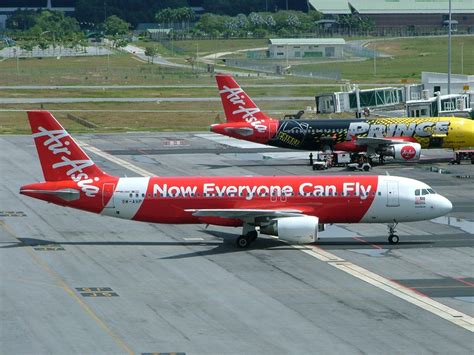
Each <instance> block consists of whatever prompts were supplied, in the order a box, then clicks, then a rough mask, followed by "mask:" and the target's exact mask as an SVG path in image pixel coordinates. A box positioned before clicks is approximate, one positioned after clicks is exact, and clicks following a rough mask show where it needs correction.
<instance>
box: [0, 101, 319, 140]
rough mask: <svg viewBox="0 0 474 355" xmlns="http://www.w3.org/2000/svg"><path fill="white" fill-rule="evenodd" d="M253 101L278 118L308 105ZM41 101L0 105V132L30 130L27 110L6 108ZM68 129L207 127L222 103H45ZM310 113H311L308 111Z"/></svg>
mask: <svg viewBox="0 0 474 355" xmlns="http://www.w3.org/2000/svg"><path fill="white" fill-rule="evenodd" d="M256 103H257V104H258V105H259V107H260V108H261V109H262V110H263V111H264V112H267V113H269V114H270V115H271V116H272V117H276V118H280V117H283V116H284V115H285V114H287V113H296V112H297V111H299V110H301V109H305V108H306V107H307V106H314V100H308V101H283V100H280V101H260V102H259V101H258V100H256ZM39 108H40V105H33V104H15V105H0V134H13V133H14V134H17V133H21V134H30V133H31V132H30V128H29V125H28V120H27V118H26V112H23V111H6V110H24V111H26V110H35V109H39ZM43 108H44V109H46V110H53V111H54V112H53V114H54V115H55V116H56V117H57V118H58V119H59V120H60V121H61V123H63V124H64V126H65V128H66V129H68V130H70V131H71V132H93V133H103V132H127V131H206V130H208V129H209V125H211V124H213V123H215V117H216V115H217V114H220V117H222V118H223V117H224V114H223V111H222V105H221V103H220V102H219V101H214V102H192V103H183V102H162V103H155V102H145V103H77V104H44V105H43ZM68 113H72V114H74V115H77V116H79V117H81V118H85V119H87V120H89V121H91V122H93V123H95V124H96V125H97V126H98V128H96V129H90V128H86V127H84V126H82V125H80V124H78V123H76V122H74V121H71V120H68V119H67V114H68ZM307 116H308V117H311V116H310V115H307Z"/></svg>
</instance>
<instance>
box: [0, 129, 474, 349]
mask: <svg viewBox="0 0 474 355" xmlns="http://www.w3.org/2000/svg"><path fill="white" fill-rule="evenodd" d="M76 138H79V139H80V140H81V141H82V142H84V143H87V144H89V145H91V146H92V147H94V148H97V149H100V152H109V155H107V154H105V155H104V154H102V153H101V155H100V156H99V155H97V154H95V153H92V152H89V153H90V156H91V158H92V159H93V160H94V161H95V162H96V163H97V164H99V165H100V166H101V167H102V168H103V169H104V170H105V171H107V172H108V173H111V174H116V175H120V176H125V175H126V176H136V175H137V171H141V170H136V169H134V168H133V167H137V168H140V169H143V170H146V171H149V172H151V173H153V174H156V175H162V176H172V175H292V174H298V175H303V174H305V175H314V174H316V172H313V171H312V170H310V168H309V166H307V165H306V163H307V162H306V160H305V159H303V158H304V155H301V153H298V154H300V155H298V154H297V153H294V152H281V151H275V152H271V151H270V152H269V150H270V149H267V150H265V151H263V152H260V153H259V152H258V151H256V150H255V149H257V146H255V145H252V144H241V142H235V141H229V140H228V139H225V138H219V139H214V138H213V137H212V136H211V135H210V134H202V133H199V134H195V133H182V134H177V133H131V134H110V135H79V136H77V137H76ZM226 147H227V148H228V147H232V149H233V150H232V152H231V153H226V152H225V148H226ZM238 147H240V151H238V150H236V148H238ZM184 148H186V149H189V148H192V149H195V150H197V151H199V154H198V153H195V154H177V153H176V152H177V151H179V150H181V149H184ZM229 149H230V148H229ZM248 149H252V150H251V151H248V152H247V150H248ZM138 150H141V151H145V152H146V151H149V152H151V153H155V154H127V152H133V151H138ZM110 152H115V153H117V152H120V154H110ZM168 153H173V154H168ZM184 153H185V152H184ZM431 154H434V155H435V156H438V155H442V154H441V153H439V152H435V153H433V152H429V153H428V156H429V155H431ZM104 157H107V158H104ZM110 157H112V158H110ZM115 159H120V160H115ZM123 162H126V163H130V164H132V167H129V168H125V167H124V164H123ZM433 166H440V167H443V168H445V169H447V170H449V171H450V174H440V173H435V172H431V171H429V170H428V168H429V167H430V165H427V164H416V165H410V166H403V165H399V164H389V165H385V166H383V167H377V168H375V169H374V171H373V172H372V173H373V174H385V173H389V174H391V175H399V176H407V177H412V178H416V179H420V180H423V181H425V182H426V183H428V184H430V185H431V186H432V187H433V188H434V189H436V190H437V191H438V192H439V193H441V194H443V195H444V196H446V197H448V198H449V199H450V200H451V201H452V202H453V205H454V210H453V212H451V213H450V214H449V216H448V217H449V218H442V219H438V220H436V221H423V222H414V223H404V224H400V225H399V226H398V234H399V236H400V238H401V241H400V244H398V245H389V244H388V243H387V240H386V238H387V237H386V232H387V231H386V226H384V225H377V224H375V225H337V226H336V225H335V226H331V227H330V228H329V229H328V230H327V231H325V232H324V233H323V234H322V237H323V239H321V241H320V242H319V243H317V244H316V246H317V248H316V246H314V249H311V252H309V253H308V250H309V249H307V250H301V249H297V248H294V247H292V246H290V245H287V244H285V243H282V242H279V241H277V240H274V239H272V238H269V237H265V236H263V237H260V238H259V239H257V241H256V242H255V244H253V246H252V248H251V249H249V250H239V249H237V248H236V247H235V246H234V240H235V238H236V237H237V236H238V234H239V232H240V231H239V229H234V228H221V227H213V226H210V227H208V228H207V229H206V228H205V226H199V225H152V224H146V223H138V222H131V221H124V220H118V219H113V218H108V217H101V216H98V215H93V214H89V213H86V212H82V211H77V210H72V209H67V208H61V207H59V206H55V205H50V204H47V203H44V202H42V201H38V200H34V199H31V198H28V197H25V196H21V195H19V194H18V190H19V187H20V186H21V185H22V184H26V183H32V182H35V181H40V180H42V173H41V169H40V165H39V162H38V160H37V157H36V151H35V148H34V146H33V142H32V139H31V137H29V136H0V169H1V174H2V179H1V180H0V194H1V196H0V267H1V269H2V272H1V276H0V285H1V288H0V305H1V312H0V353H4V354H65V353H68V354H72V353H77V354H85V353H87V354H95V353H97V354H112V353H113V354H116V353H138V354H139V353H152V352H158V353H159V352H161V353H163V352H183V353H186V354H209V353H216V354H217V353H218V354H241V353H258V354H288V353H374V354H375V353H377V354H380V353H459V354H472V353H473V352H474V343H473V341H472V331H469V330H467V329H466V328H464V327H461V326H459V325H458V324H456V323H455V322H453V321H449V320H447V319H444V318H443V317H441V316H439V315H437V314H435V313H433V312H430V311H427V310H426V309H423V308H421V307H420V306H418V305H416V304H414V303H413V302H410V301H409V300H408V299H404V298H402V297H400V296H399V295H398V296H397V294H396V293H394V292H391V291H390V290H387V289H384V288H381V287H380V286H377V284H376V283H374V282H372V283H370V282H368V281H367V280H364V279H363V278H360V277H355V276H353V275H352V274H350V273H348V272H346V271H344V270H343V269H342V268H343V266H342V265H343V264H344V265H349V264H348V263H350V265H355V266H357V267H359V268H363V270H366V271H367V272H371V273H373V274H375V275H378V276H379V277H381V278H383V279H384V280H393V282H397V283H399V284H400V285H402V286H400V287H401V288H402V289H407V290H415V291H416V292H418V293H419V294H420V295H422V296H420V297H422V299H423V300H425V301H426V302H429V301H435V302H438V304H441V305H442V306H446V307H449V309H450V310H452V312H454V316H455V317H457V316H458V314H457V313H456V312H461V313H462V314H463V315H466V316H471V317H472V316H474V303H473V302H474V299H473V297H472V289H473V286H474V283H473V270H474V261H473V260H474V258H473V257H474V248H473V247H474V235H473V223H474V215H473V211H474V202H473V201H474V190H473V189H472V181H473V180H472V179H469V178H459V177H457V176H468V175H474V171H473V170H474V169H473V166H472V165H470V164H469V165H468V164H463V165H460V166H450V165H447V164H446V163H433ZM341 172H342V171H341V170H340V169H337V170H330V171H327V172H324V174H340V173H341ZM317 173H318V174H321V173H320V172H317ZM157 213H159V211H157ZM313 251H315V252H319V253H325V252H327V253H331V254H330V255H333V256H334V257H336V258H339V259H341V260H344V262H339V264H338V263H333V262H331V261H323V260H324V259H323V258H321V257H320V258H316V257H314V256H312V255H310V254H311V253H313ZM429 290H431V291H429ZM433 290H434V291H433ZM440 308H442V307H440Z"/></svg>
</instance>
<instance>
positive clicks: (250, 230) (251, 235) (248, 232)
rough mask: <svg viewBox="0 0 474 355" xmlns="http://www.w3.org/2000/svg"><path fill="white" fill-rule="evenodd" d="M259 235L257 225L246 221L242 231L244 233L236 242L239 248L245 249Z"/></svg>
mask: <svg viewBox="0 0 474 355" xmlns="http://www.w3.org/2000/svg"><path fill="white" fill-rule="evenodd" d="M257 237H258V232H257V231H256V230H255V226H254V225H251V224H248V223H245V224H244V228H243V231H242V235H241V236H240V237H238V238H237V240H236V241H235V243H236V244H237V246H238V247H239V248H242V249H245V248H248V247H249V246H250V244H252V243H253V242H254V241H255V239H257Z"/></svg>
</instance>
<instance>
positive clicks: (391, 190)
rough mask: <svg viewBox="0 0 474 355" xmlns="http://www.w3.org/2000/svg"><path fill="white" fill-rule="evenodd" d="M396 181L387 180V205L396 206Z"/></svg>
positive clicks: (397, 203)
mask: <svg viewBox="0 0 474 355" xmlns="http://www.w3.org/2000/svg"><path fill="white" fill-rule="evenodd" d="M398 206H400V201H399V197H398V181H387V207H398Z"/></svg>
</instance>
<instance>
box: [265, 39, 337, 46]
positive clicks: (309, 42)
mask: <svg viewBox="0 0 474 355" xmlns="http://www.w3.org/2000/svg"><path fill="white" fill-rule="evenodd" d="M268 41H269V43H270V44H275V45H277V46H294V45H303V46H305V45H313V46H320V45H325V44H328V45H331V44H332V45H334V44H339V45H343V44H346V41H344V39H343V38H270V39H269V40H268Z"/></svg>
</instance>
